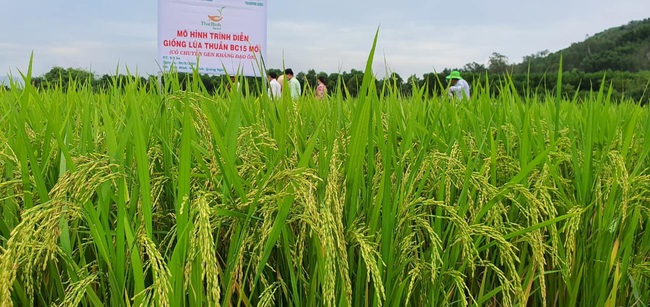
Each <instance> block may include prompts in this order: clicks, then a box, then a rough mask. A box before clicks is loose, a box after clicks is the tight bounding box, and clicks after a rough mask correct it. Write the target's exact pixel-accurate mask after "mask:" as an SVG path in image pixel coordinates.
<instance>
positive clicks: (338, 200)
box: [0, 56, 650, 307]
mask: <svg viewBox="0 0 650 307" xmlns="http://www.w3.org/2000/svg"><path fill="white" fill-rule="evenodd" d="M371 62H372V56H371V58H370V59H369V63H371ZM30 75H31V73H30V72H28V73H27V74H25V75H24V76H23V78H24V80H23V82H24V84H25V86H18V85H17V83H13V85H12V89H11V91H6V92H0V128H1V129H0V140H1V142H0V157H1V158H0V174H1V176H2V177H1V178H2V179H1V181H0V190H1V191H2V194H1V195H2V197H1V198H0V202H1V203H2V210H0V305H2V306H9V305H16V306H29V305H42V306H45V305H47V306H49V305H60V306H79V305H80V304H81V305H84V306H102V305H110V306H134V305H135V306H140V305H155V306H203V305H205V306H219V305H225V306H234V305H237V306H321V305H323V306H366V305H372V306H402V305H414V306H442V305H463V306H464V305H477V306H521V305H529V306H575V305H580V306H590V307H592V306H647V305H648V304H650V291H648V289H650V233H649V232H648V231H647V229H648V226H650V224H648V223H649V222H648V221H649V217H650V205H649V204H650V172H649V171H648V167H650V159H649V157H648V154H649V153H650V141H648V140H647V139H646V138H647V136H648V135H650V134H649V133H650V114H649V113H648V109H647V107H641V106H639V105H637V104H635V103H634V102H631V101H622V102H614V101H611V99H610V96H609V93H607V92H606V91H604V90H603V91H601V92H599V93H593V97H591V98H590V99H589V100H586V101H578V100H576V99H575V98H574V99H567V98H562V97H556V98H554V97H551V96H550V95H549V96H548V98H546V99H544V100H542V99H539V98H535V97H534V96H533V97H530V98H525V99H524V98H522V97H519V96H518V95H517V94H516V93H515V92H513V91H512V90H510V89H511V84H509V83H508V81H507V79H505V80H504V83H503V84H504V85H503V89H501V90H500V91H499V92H500V93H501V95H500V96H498V97H491V96H490V94H489V93H490V89H489V88H486V86H484V85H482V84H475V85H474V86H475V87H474V89H473V95H472V97H473V99H472V100H471V101H466V102H457V101H452V100H449V99H447V98H439V97H426V96H425V94H424V93H426V91H425V90H423V89H418V88H416V89H414V90H413V95H412V96H409V97H402V96H401V93H400V92H399V91H396V90H394V89H392V88H391V87H390V85H387V86H388V87H387V88H383V89H377V88H375V82H373V77H372V74H371V72H370V69H367V73H366V76H365V78H364V83H363V84H364V86H363V87H362V92H361V95H360V98H359V99H344V98H343V96H342V95H341V94H340V92H339V93H337V94H335V95H333V96H331V97H329V98H328V99H326V100H324V101H319V100H315V99H312V98H311V96H310V94H309V93H308V94H306V95H305V96H304V97H302V98H301V99H300V100H299V101H296V102H292V101H291V100H290V99H289V98H288V97H284V98H283V99H282V100H280V101H277V102H271V101H269V100H267V99H266V97H265V96H261V97H251V96H246V97H244V96H242V95H240V94H238V93H236V92H234V93H225V92H221V93H219V94H218V95H214V96H213V95H209V94H207V92H206V91H205V88H202V87H201V85H200V84H198V83H192V84H189V86H190V88H191V89H192V90H190V91H181V90H180V85H179V82H178V80H177V79H174V78H173V75H171V76H169V77H168V78H166V80H171V81H169V82H166V83H165V84H164V85H163V87H164V88H145V87H142V86H140V85H139V84H138V83H137V79H134V80H136V81H133V83H131V84H128V85H127V86H126V89H124V90H123V89H121V88H119V87H118V86H117V82H116V85H115V86H114V87H113V88H110V89H108V90H106V91H104V92H101V93H94V92H93V91H92V89H91V88H88V87H87V86H85V85H84V84H70V85H69V87H68V88H65V89H63V88H55V89H50V90H47V91H41V90H37V89H35V88H33V87H32V86H30V78H31V76H30ZM601 88H605V87H601ZM0 91H1V90H0ZM378 92H381V93H384V95H377V93H378Z"/></svg>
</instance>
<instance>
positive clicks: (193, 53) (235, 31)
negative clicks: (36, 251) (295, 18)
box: [158, 0, 267, 76]
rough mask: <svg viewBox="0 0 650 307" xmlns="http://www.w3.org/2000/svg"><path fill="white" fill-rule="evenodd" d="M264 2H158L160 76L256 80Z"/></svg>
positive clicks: (262, 38) (262, 48) (263, 29)
mask: <svg viewBox="0 0 650 307" xmlns="http://www.w3.org/2000/svg"><path fill="white" fill-rule="evenodd" d="M266 12H267V0H250V1H249V0H158V58H159V60H160V63H161V65H162V68H163V70H164V71H169V70H170V69H171V67H172V65H173V66H174V67H175V69H176V70H177V71H178V72H192V70H193V68H195V67H197V58H198V59H199V62H198V70H199V73H201V74H216V75H220V74H225V73H226V72H227V73H228V74H231V75H234V74H237V73H239V74H243V75H245V76H260V68H259V65H258V64H257V63H258V62H259V63H261V59H260V56H262V57H264V58H266Z"/></svg>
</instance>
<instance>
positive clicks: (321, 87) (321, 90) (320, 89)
mask: <svg viewBox="0 0 650 307" xmlns="http://www.w3.org/2000/svg"><path fill="white" fill-rule="evenodd" d="M326 96H327V86H326V85H325V77H324V76H318V86H317V87H316V99H319V100H320V99H323V98H325V97H326Z"/></svg>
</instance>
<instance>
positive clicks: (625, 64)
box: [514, 18, 650, 73]
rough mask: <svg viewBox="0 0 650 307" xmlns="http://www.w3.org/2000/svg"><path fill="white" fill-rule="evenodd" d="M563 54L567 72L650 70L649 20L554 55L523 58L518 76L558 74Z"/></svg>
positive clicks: (616, 29) (627, 26)
mask: <svg viewBox="0 0 650 307" xmlns="http://www.w3.org/2000/svg"><path fill="white" fill-rule="evenodd" d="M560 54H562V59H563V65H564V70H565V71H575V70H577V71H582V72H598V71H606V70H612V71H627V72H638V71H641V70H650V18H646V19H644V20H641V21H632V22H630V23H628V24H627V25H623V26H619V27H615V28H610V29H607V30H605V31H603V32H600V33H598V34H595V35H593V36H591V37H589V38H587V39H586V40H584V41H583V42H579V43H574V44H572V45H571V46H570V47H568V48H565V49H562V50H560V51H557V52H554V53H547V52H540V53H537V54H536V55H531V56H527V57H524V61H523V62H522V63H520V64H517V65H515V67H514V68H515V72H519V73H524V72H526V71H527V70H528V67H529V66H530V69H531V70H530V71H531V73H543V72H546V71H556V70H557V66H558V63H559V62H560Z"/></svg>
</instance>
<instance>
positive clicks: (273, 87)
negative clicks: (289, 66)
mask: <svg viewBox="0 0 650 307" xmlns="http://www.w3.org/2000/svg"><path fill="white" fill-rule="evenodd" d="M277 78H278V74H277V73H275V72H273V71H272V72H270V73H269V75H268V80H269V98H270V99H271V100H277V99H280V97H282V88H281V87H280V82H278V80H276V79H277Z"/></svg>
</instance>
